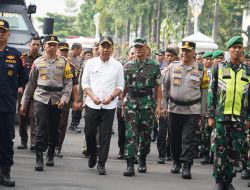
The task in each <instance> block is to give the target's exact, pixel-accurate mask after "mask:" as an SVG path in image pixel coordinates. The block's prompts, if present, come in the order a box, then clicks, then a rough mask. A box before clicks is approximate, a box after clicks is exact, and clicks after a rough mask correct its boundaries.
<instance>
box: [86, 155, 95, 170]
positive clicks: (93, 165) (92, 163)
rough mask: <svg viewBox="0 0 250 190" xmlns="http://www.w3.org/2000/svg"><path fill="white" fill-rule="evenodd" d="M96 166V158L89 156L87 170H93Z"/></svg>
mask: <svg viewBox="0 0 250 190" xmlns="http://www.w3.org/2000/svg"><path fill="white" fill-rule="evenodd" d="M95 165H96V156H92V155H90V156H89V161H88V166H89V168H93V167H95Z"/></svg>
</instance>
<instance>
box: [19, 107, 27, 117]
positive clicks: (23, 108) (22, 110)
mask: <svg viewBox="0 0 250 190" xmlns="http://www.w3.org/2000/svg"><path fill="white" fill-rule="evenodd" d="M26 111H27V110H26V107H25V106H23V105H21V107H20V114H21V115H23V116H26Z"/></svg>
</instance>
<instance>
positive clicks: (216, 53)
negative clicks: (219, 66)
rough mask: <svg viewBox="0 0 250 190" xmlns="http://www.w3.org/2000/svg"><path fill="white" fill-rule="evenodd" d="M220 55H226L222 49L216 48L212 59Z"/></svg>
mask: <svg viewBox="0 0 250 190" xmlns="http://www.w3.org/2000/svg"><path fill="white" fill-rule="evenodd" d="M219 56H224V52H223V51H222V50H220V49H218V50H216V51H215V52H214V53H213V56H212V59H215V58H217V57H219Z"/></svg>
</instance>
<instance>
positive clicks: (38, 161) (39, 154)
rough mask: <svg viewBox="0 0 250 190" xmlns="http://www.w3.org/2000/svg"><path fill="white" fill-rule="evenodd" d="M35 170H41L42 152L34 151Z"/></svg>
mask: <svg viewBox="0 0 250 190" xmlns="http://www.w3.org/2000/svg"><path fill="white" fill-rule="evenodd" d="M35 171H43V152H36V165H35Z"/></svg>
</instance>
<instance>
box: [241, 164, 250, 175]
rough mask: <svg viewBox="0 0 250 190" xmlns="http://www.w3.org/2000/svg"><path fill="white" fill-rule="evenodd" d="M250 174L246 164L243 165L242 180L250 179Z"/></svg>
mask: <svg viewBox="0 0 250 190" xmlns="http://www.w3.org/2000/svg"><path fill="white" fill-rule="evenodd" d="M249 178H250V174H249V171H248V169H247V166H246V163H242V171H241V179H249Z"/></svg>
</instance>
